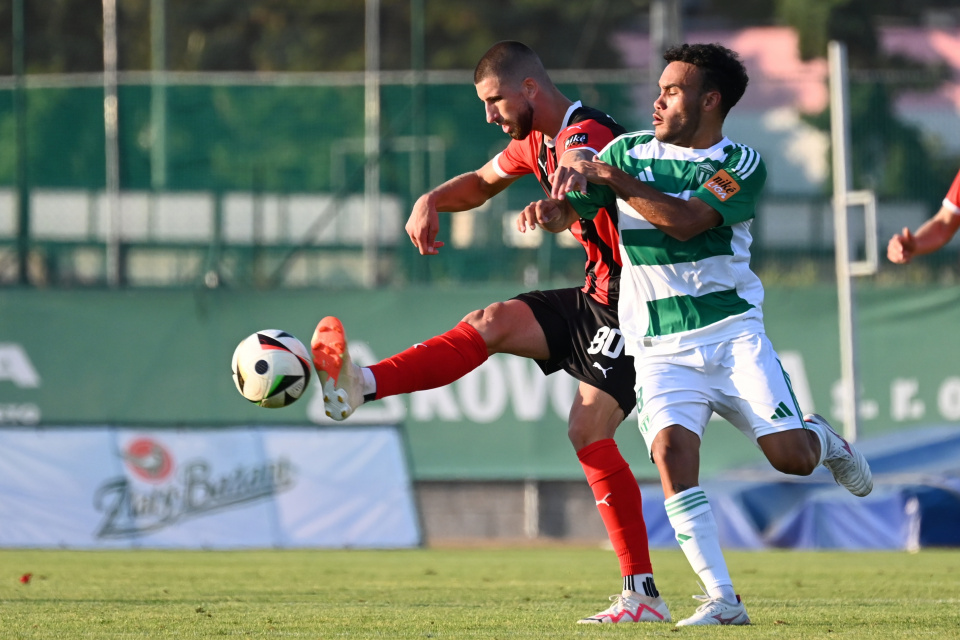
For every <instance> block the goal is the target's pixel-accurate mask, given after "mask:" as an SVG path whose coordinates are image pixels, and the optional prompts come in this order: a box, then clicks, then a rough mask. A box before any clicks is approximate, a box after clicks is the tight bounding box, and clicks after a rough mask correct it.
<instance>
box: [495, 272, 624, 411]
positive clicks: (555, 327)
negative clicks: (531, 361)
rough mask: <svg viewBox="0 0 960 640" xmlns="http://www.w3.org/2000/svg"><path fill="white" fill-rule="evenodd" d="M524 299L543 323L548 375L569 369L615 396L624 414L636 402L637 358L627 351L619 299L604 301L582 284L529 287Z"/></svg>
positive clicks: (543, 366)
mask: <svg viewBox="0 0 960 640" xmlns="http://www.w3.org/2000/svg"><path fill="white" fill-rule="evenodd" d="M514 299H515V300H520V301H521V302H524V303H526V305H527V306H529V307H530V309H532V310H533V315H534V316H535V317H536V319H537V322H538V323H540V326H541V327H542V328H543V333H544V335H546V337H547V346H548V347H549V348H550V359H549V360H536V361H535V362H536V363H537V364H538V365H539V366H540V369H542V370H543V372H544V373H545V374H546V375H550V374H551V373H553V372H555V371H560V370H561V369H562V370H563V371H566V372H567V373H569V374H570V375H572V376H573V377H574V378H576V379H577V380H580V381H581V382H586V383H587V384H589V385H591V386H593V387H596V388H598V389H600V390H602V391H605V392H607V393H609V394H610V395H611V396H613V397H614V398H615V399H616V400H617V402H618V403H619V404H620V407H621V408H622V409H623V413H624V415H629V414H630V412H631V411H633V409H634V407H636V404H637V400H636V396H635V395H634V390H633V384H634V380H635V378H636V373H635V372H634V369H633V358H632V357H630V356H628V355H626V354H625V353H624V352H623V347H624V340H623V335H622V334H621V333H620V321H619V318H618V317H617V308H616V303H614V304H613V306H608V305H605V304H600V303H599V302H597V301H596V300H594V299H593V298H591V297H590V296H589V295H587V294H586V293H584V292H583V290H581V289H579V288H570V289H553V290H550V291H531V292H529V293H521V294H520V295H518V296H516V298H514Z"/></svg>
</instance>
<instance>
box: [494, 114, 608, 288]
mask: <svg viewBox="0 0 960 640" xmlns="http://www.w3.org/2000/svg"><path fill="white" fill-rule="evenodd" d="M625 132H626V130H625V129H624V128H623V127H622V126H621V125H619V124H618V123H617V122H616V121H615V120H614V119H613V118H611V117H610V116H608V115H607V114H605V113H603V112H602V111H599V110H597V109H593V108H592V107H584V106H582V105H581V104H580V102H575V103H574V104H573V105H571V107H570V109H569V110H568V111H567V114H566V117H565V118H564V124H563V127H562V128H561V130H560V133H558V134H557V136H556V137H555V138H554V139H553V140H550V141H546V140H544V136H543V134H542V133H541V132H539V131H532V132H531V133H530V135H528V136H527V137H526V138H524V139H523V140H511V141H510V144H509V145H507V148H506V149H504V150H503V151H502V152H501V153H499V154H497V156H496V157H495V158H494V159H493V166H494V169H495V170H496V171H497V173H498V174H500V175H501V176H502V177H504V178H507V177H511V176H521V175H526V174H528V173H532V174H534V175H535V176H536V177H537V179H538V180H539V181H540V185H541V186H542V187H543V190H544V191H545V192H546V193H547V194H548V195H549V194H550V188H551V184H550V180H549V176H550V175H551V174H552V173H553V172H554V171H556V169H557V157H558V156H557V149H560V155H562V154H563V153H564V152H566V151H568V150H571V149H588V150H590V151H592V152H593V153H600V151H601V150H602V149H603V148H604V147H605V146H607V143H609V142H610V141H611V140H613V139H614V138H616V137H617V136H619V135H620V134H622V133H625ZM570 232H571V233H573V235H574V237H575V238H576V239H577V240H578V241H579V242H580V244H581V245H583V248H584V250H585V251H586V253H587V264H586V283H585V284H584V286H583V291H584V293H587V294H589V295H590V296H592V297H593V298H594V299H595V300H597V301H598V302H600V303H602V304H613V303H615V302H616V298H617V291H618V287H617V280H618V279H619V277H620V268H621V264H622V263H621V262H620V251H619V248H618V247H619V244H620V238H619V235H618V231H617V210H616V209H613V210H612V211H611V210H608V209H601V210H600V211H599V212H597V215H596V217H594V219H593V220H586V219H583V218H581V219H580V220H578V221H577V222H575V223H574V224H573V226H572V227H570ZM611 280H613V282H612V283H611ZM611 285H612V286H611ZM611 289H612V291H611Z"/></svg>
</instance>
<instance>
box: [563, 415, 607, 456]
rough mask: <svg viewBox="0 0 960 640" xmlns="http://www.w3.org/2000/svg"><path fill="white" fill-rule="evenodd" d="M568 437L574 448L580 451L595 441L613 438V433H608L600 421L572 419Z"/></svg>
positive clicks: (568, 426) (568, 427) (568, 428)
mask: <svg viewBox="0 0 960 640" xmlns="http://www.w3.org/2000/svg"><path fill="white" fill-rule="evenodd" d="M567 437H568V438H570V444H572V445H573V450H574V451H580V449H583V448H584V447H587V446H590V445H591V444H593V443H594V442H600V441H601V440H606V439H607V438H612V437H613V434H611V433H607V430H606V429H605V428H603V425H601V424H600V423H599V422H598V421H583V420H571V421H570V423H569V424H568V425H567Z"/></svg>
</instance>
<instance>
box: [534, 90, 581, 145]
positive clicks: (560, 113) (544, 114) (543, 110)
mask: <svg viewBox="0 0 960 640" xmlns="http://www.w3.org/2000/svg"><path fill="white" fill-rule="evenodd" d="M572 104H573V100H571V99H569V98H568V97H566V96H565V95H563V94H562V93H560V92H559V91H555V92H553V93H552V94H551V95H550V96H549V97H548V98H547V99H546V100H544V101H543V104H542V105H540V106H538V107H537V109H536V110H535V111H534V114H535V116H534V117H535V118H536V121H535V122H534V129H536V130H537V131H539V132H540V133H542V134H543V136H544V138H546V139H548V140H549V139H552V138H553V137H554V136H555V135H557V134H558V133H560V129H561V128H562V127H563V125H564V118H565V117H566V115H567V111H569V110H570V105H572Z"/></svg>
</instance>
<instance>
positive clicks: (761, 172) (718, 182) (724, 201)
mask: <svg viewBox="0 0 960 640" xmlns="http://www.w3.org/2000/svg"><path fill="white" fill-rule="evenodd" d="M766 181H767V166H766V165H765V164H764V162H763V159H762V158H761V157H760V154H759V153H757V152H756V151H754V150H753V149H751V148H750V147H748V146H745V145H736V149H735V150H734V151H733V152H732V153H730V154H728V155H727V159H726V160H725V161H724V162H723V165H722V166H721V167H720V168H719V169H718V170H717V172H716V173H714V174H713V176H711V177H710V179H708V180H707V181H706V182H704V183H703V184H702V185H700V187H699V188H698V189H697V190H696V191H694V192H693V194H692V195H693V197H695V198H699V199H700V200H703V201H704V202H706V203H707V204H708V205H710V206H711V207H713V208H714V209H715V210H716V211H717V213H719V214H720V216H721V217H722V218H723V226H727V227H728V226H731V225H734V224H736V223H738V222H743V221H745V220H749V219H751V218H753V217H754V216H755V215H756V211H757V202H758V201H759V199H760V194H761V192H762V191H763V185H764V183H766Z"/></svg>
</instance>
